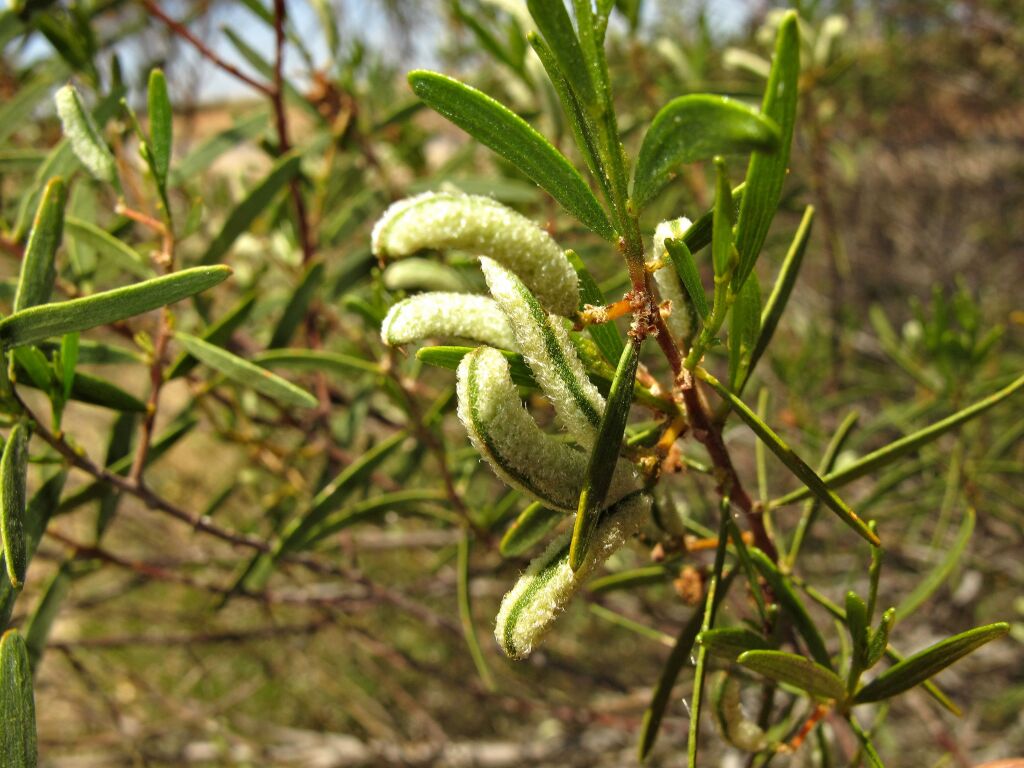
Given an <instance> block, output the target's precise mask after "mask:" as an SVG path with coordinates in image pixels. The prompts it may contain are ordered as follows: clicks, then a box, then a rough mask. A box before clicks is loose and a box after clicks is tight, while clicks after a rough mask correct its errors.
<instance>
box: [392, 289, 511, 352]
mask: <svg viewBox="0 0 1024 768" xmlns="http://www.w3.org/2000/svg"><path fill="white" fill-rule="evenodd" d="M380 335H381V338H383V339H384V343H385V344H388V345H390V346H392V347H397V346H399V345H401V344H409V343H410V342H413V341H421V340H422V339H428V338H432V337H437V336H442V337H450V336H455V337H458V338H460V339H472V340H473V341H478V342H481V343H482V344H490V345H491V346H493V347H500V348H501V349H510V350H512V351H513V352H514V351H516V350H517V349H518V347H517V346H516V339H515V336H513V335H512V328H511V327H510V326H509V324H508V320H506V319H505V315H504V314H503V313H502V311H501V309H500V308H499V307H498V304H497V302H495V301H494V299H491V298H488V297H487V296H477V295H474V294H471V293H445V292H432V293H420V294H418V295H416V296H413V297H411V298H408V299H404V300H403V301H400V302H398V303H397V304H395V305H394V306H393V307H391V309H390V311H389V312H388V314H387V317H385V318H384V322H383V324H382V325H381V329H380Z"/></svg>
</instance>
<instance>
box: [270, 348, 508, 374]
mask: <svg viewBox="0 0 1024 768" xmlns="http://www.w3.org/2000/svg"><path fill="white" fill-rule="evenodd" d="M429 349H446V347H430V348H429ZM458 349H465V350H466V351H469V349H471V348H470V347H458ZM420 351H421V352H422V351H423V350H420ZM417 357H419V355H417ZM421 359H422V358H421ZM461 359H462V357H461V356H459V360H461ZM252 361H253V362H254V363H256V364H257V365H261V366H263V367H264V368H289V369H291V370H295V371H323V372H324V373H331V374H334V375H336V376H351V375H352V374H353V373H380V372H381V368H380V365H379V364H378V363H375V362H373V361H372V360H364V359H363V358H361V357H355V356H354V355H345V354H341V353H340V352H321V351H320V350H316V349H272V350H268V351H266V352H260V353H259V354H258V355H256V356H255V357H253V359H252ZM445 367H449V366H445ZM458 367H459V363H458V360H454V361H453V362H452V364H451V366H450V369H451V370H453V371H454V370H455V369H456V368H458ZM524 367H525V365H524Z"/></svg>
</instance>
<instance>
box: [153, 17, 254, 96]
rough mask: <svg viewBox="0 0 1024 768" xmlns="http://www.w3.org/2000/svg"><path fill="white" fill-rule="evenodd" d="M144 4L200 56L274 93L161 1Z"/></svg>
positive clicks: (252, 86) (244, 81)
mask: <svg viewBox="0 0 1024 768" xmlns="http://www.w3.org/2000/svg"><path fill="white" fill-rule="evenodd" d="M142 5H143V7H144V8H145V9H146V11H147V13H149V14H150V15H151V16H155V17H156V18H158V19H159V20H160V21H162V22H163V23H164V24H165V25H166V26H167V28H168V29H170V30H171V31H172V32H173V33H174V34H176V35H177V36H178V37H180V38H181V39H182V40H184V41H186V42H187V43H189V44H190V45H191V46H192V47H193V48H195V49H196V51H197V52H198V53H199V55H200V56H202V57H203V58H204V59H206V60H207V61H209V62H210V63H211V64H213V65H214V66H215V67H219V68H220V69H222V70H224V71H225V72H227V73H228V74H229V75H231V76H232V77H234V78H235V79H236V80H239V81H241V82H243V83H245V84H246V85H248V86H249V87H251V88H255V89H256V90H257V91H259V92H260V93H262V94H264V95H266V96H271V95H272V91H271V88H269V87H268V86H267V85H266V84H265V83H261V82H260V81H258V80H254V79H253V78H251V77H249V75H247V74H245V72H243V71H242V70H240V69H239V68H238V67H236V66H234V65H233V64H230V63H228V62H227V61H225V60H224V59H222V58H221V57H220V56H218V55H217V54H216V53H214V52H213V50H211V49H210V48H209V47H208V46H207V45H206V43H204V42H203V41H202V40H200V39H199V38H198V37H196V36H195V35H193V34H192V32H190V31H189V28H188V27H186V26H185V25H184V24H182V23H181V22H178V21H175V20H174V19H172V18H171V17H170V16H168V15H167V14H166V13H165V12H164V10H163V8H161V7H160V4H159V3H155V2H153V0H142Z"/></svg>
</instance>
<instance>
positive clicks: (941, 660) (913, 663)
mask: <svg viewBox="0 0 1024 768" xmlns="http://www.w3.org/2000/svg"><path fill="white" fill-rule="evenodd" d="M1009 631H1010V625H1009V624H1007V623H1005V622H1000V623H997V624H989V625H987V626H984V627H975V628H974V629H970V630H968V631H966V632H961V633H960V634H959V635H954V636H953V637H950V638H947V639H946V640H943V641H941V642H939V643H936V644H935V645H932V646H930V647H928V648H925V649H924V650H923V651H918V652H917V653H915V654H914V655H913V656H908V657H907V658H905V659H904V660H903V661H901V662H899V663H897V664H895V665H893V666H892V667H891V668H890V669H888V670H886V671H885V672H883V673H882V674H881V675H879V676H878V677H877V678H875V679H874V680H872V681H871V682H870V683H868V684H867V685H865V686H864V687H863V688H861V689H860V690H859V691H857V695H856V696H854V703H856V704H866V703H868V702H872V701H881V700H882V699H888V698H891V697H893V696H896V695H898V694H900V693H903V692H904V691H907V690H909V689H911V688H913V687H914V686H915V685H919V684H920V683H923V682H924V681H925V680H927V679H928V678H929V677H931V676H932V675H935V674H938V673H939V672H941V671H942V670H944V669H945V668H946V667H948V666H949V665H950V664H953V663H954V662H955V661H957V660H958V659H961V658H963V657H964V656H966V655H967V654H969V653H971V652H972V651H975V650H977V649H978V648H980V647H981V646H983V645H985V644H986V643H990V642H992V641H993V640H997V639H999V638H1000V637H1002V636H1003V635H1005V634H1006V633H1007V632H1009Z"/></svg>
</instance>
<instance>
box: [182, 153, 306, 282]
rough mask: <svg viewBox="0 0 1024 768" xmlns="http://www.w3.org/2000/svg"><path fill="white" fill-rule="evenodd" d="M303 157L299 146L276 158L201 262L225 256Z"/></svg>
mask: <svg viewBox="0 0 1024 768" xmlns="http://www.w3.org/2000/svg"><path fill="white" fill-rule="evenodd" d="M300 159H301V158H300V156H299V150H297V149H296V150H292V151H291V152H289V153H288V154H286V155H282V156H281V157H279V158H278V159H277V162H275V163H274V166H273V167H272V168H271V169H270V173H268V174H267V175H266V176H265V177H264V178H263V180H262V181H260V183H259V184H257V185H256V186H255V187H253V188H252V189H251V190H249V194H247V195H246V196H245V199H243V200H242V202H240V203H239V204H238V205H237V206H236V207H235V209H234V210H233V211H231V214H230V215H229V216H228V219H227V221H225V222H224V226H223V227H221V230H220V232H219V233H218V235H217V237H215V238H214V239H213V242H212V243H210V247H209V248H207V249H206V253H205V254H203V257H202V259H200V263H202V264H214V263H216V262H218V261H222V260H223V258H224V256H225V255H227V252H228V251H229V250H230V249H231V246H232V245H233V244H234V242H235V240H237V239H238V236H239V235H241V234H242V233H243V232H245V231H246V230H248V229H249V227H250V226H251V225H252V223H253V221H255V220H256V217H257V216H259V215H260V214H261V213H263V211H264V210H265V209H266V207H267V206H268V205H270V203H271V201H272V200H273V199H274V198H275V197H276V196H277V193H278V192H280V191H281V189H282V188H283V187H284V186H285V185H286V184H288V183H289V182H290V181H291V180H292V179H294V178H295V177H296V176H297V175H298V173H299V170H300V168H299V161H300Z"/></svg>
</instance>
